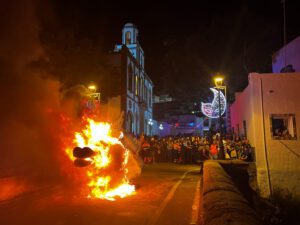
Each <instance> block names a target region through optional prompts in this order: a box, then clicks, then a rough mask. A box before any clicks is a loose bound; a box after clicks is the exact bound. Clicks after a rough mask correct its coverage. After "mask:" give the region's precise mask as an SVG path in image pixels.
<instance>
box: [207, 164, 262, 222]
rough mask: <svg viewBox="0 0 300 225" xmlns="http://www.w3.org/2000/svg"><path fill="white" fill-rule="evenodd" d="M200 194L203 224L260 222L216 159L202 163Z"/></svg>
mask: <svg viewBox="0 0 300 225" xmlns="http://www.w3.org/2000/svg"><path fill="white" fill-rule="evenodd" d="M202 194H203V197H202V199H203V206H202V207H203V223H204V225H220V224H231V225H234V224H239V225H261V224H262V223H261V221H260V220H259V218H258V216H257V214H256V212H255V211H254V210H253V209H252V208H251V207H250V204H249V202H248V201H247V200H246V198H245V197H244V196H243V195H242V193H241V192H240V191H239V189H238V188H237V187H236V185H235V184H234V182H233V180H232V178H231V177H230V176H229V175H228V174H227V173H226V172H225V170H224V169H223V167H222V166H221V165H220V163H219V162H218V161H213V160H208V161H205V163H204V170H203V193H202Z"/></svg>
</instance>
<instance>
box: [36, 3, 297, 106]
mask: <svg viewBox="0 0 300 225" xmlns="http://www.w3.org/2000/svg"><path fill="white" fill-rule="evenodd" d="M107 2H108V1H107ZM40 7H41V12H43V13H41V15H40V18H42V19H41V21H43V22H42V23H41V24H42V25H41V27H42V29H41V30H42V34H43V33H44V34H46V35H45V36H46V37H47V35H48V36H50V35H49V33H51V34H52V33H54V34H55V33H59V32H64V33H65V34H68V33H72V34H73V35H74V39H75V40H83V39H88V40H91V41H93V42H95V43H96V45H97V47H99V49H101V52H102V53H101V54H107V53H108V52H109V51H111V50H113V48H114V45H115V44H116V43H120V42H121V30H122V27H123V26H124V24H125V23H127V22H132V23H134V24H136V26H137V28H138V29H139V31H140V33H139V40H140V43H141V46H142V48H143V49H144V52H145V64H146V72H147V73H148V75H149V76H150V78H151V79H152V80H153V82H154V84H155V94H165V93H169V94H171V95H173V96H174V97H175V98H177V99H180V100H183V101H189V100H190V99H195V100H202V99H204V98H205V96H207V95H209V91H208V87H210V86H212V85H213V84H212V76H213V74H215V73H216V72H220V73H223V74H224V75H225V77H226V84H227V85H228V89H229V94H230V96H233V93H234V92H236V91H241V90H242V89H243V88H245V87H246V85H247V76H248V74H249V73H250V72H261V73H263V72H271V69H272V68H271V65H272V54H273V53H275V52H276V51H277V50H278V49H279V48H280V47H282V44H283V4H282V3H281V0H249V1H247V0H241V1H214V0H211V1H199V0H198V1H158V2H155V1H111V3H103V1H96V0H95V1H84V0H82V1H71V0H70V1H61V0H50V1H49V2H48V3H47V4H45V5H41V6H40ZM45 8H47V9H49V10H48V11H47V10H45ZM297 11H299V3H296V1H291V0H286V14H287V17H286V19H287V23H286V25H287V41H291V40H293V39H294V38H295V37H297V36H298V35H300V28H299V25H297V21H299V18H298V14H297ZM45 39H46V41H45V43H46V45H47V41H48V39H47V38H45Z"/></svg>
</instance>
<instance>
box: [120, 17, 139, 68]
mask: <svg viewBox="0 0 300 225" xmlns="http://www.w3.org/2000/svg"><path fill="white" fill-rule="evenodd" d="M138 34H139V30H138V29H137V28H136V26H135V25H134V24H133V23H126V24H125V25H124V27H123V29H122V45H116V46H115V52H118V51H120V50H121V49H122V46H124V45H125V46H126V47H127V48H128V50H129V51H130V53H131V54H132V56H133V57H134V58H135V59H136V61H137V63H138V64H139V65H140V66H141V67H142V68H144V57H145V56H144V51H143V49H142V47H141V46H140V43H139V41H138Z"/></svg>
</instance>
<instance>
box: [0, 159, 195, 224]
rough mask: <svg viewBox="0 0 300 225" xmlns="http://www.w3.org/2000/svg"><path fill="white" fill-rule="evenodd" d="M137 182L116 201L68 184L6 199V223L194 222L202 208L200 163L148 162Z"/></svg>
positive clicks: (1, 214) (0, 207)
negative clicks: (75, 189) (134, 189)
mask: <svg viewBox="0 0 300 225" xmlns="http://www.w3.org/2000/svg"><path fill="white" fill-rule="evenodd" d="M135 182H136V187H137V193H136V195H134V196H130V197H127V198H125V199H118V200H116V201H113V202H111V201H107V200H95V199H86V198H83V197H81V196H78V195H77V196H76V195H75V194H74V192H73V190H72V188H67V187H53V188H50V189H47V190H43V191H39V192H35V193H32V194H28V195H26V196H23V197H19V198H17V199H14V200H12V201H8V202H2V203H1V204H0V218H1V224H5V225H21V224H22V225H25V224H30V225H33V224H37V225H48V224H49V225H68V224H70V225H71V224H72V225H77V224H78V225H79V224H80V225H94V224H95V225H96V224H97V225H99V224H105V225H106V224H107V225H108V224H110V225H115V224H124V225H126V224H128V225H129V224H137V225H168V224H172V225H175V224H176V225H187V224H195V220H197V217H198V211H199V210H198V204H199V195H198V193H197V191H199V188H198V187H199V184H200V173H199V167H198V166H194V165H175V164H166V163H165V164H154V165H146V166H145V167H144V169H143V172H142V175H141V176H140V177H139V178H138V179H137V180H136V181H135ZM193 209H194V210H193Z"/></svg>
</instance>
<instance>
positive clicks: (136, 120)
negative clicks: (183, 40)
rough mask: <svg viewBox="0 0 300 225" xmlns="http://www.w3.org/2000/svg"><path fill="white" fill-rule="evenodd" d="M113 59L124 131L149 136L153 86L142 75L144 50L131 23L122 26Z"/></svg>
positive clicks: (143, 70) (146, 76)
mask: <svg viewBox="0 0 300 225" xmlns="http://www.w3.org/2000/svg"><path fill="white" fill-rule="evenodd" d="M114 57H115V59H114V61H115V63H116V65H117V66H118V67H119V69H120V71H121V76H122V79H123V81H122V85H123V87H122V93H121V110H122V111H123V112H124V113H125V115H124V120H125V121H124V128H125V131H127V132H130V133H133V134H136V135H138V134H141V133H144V134H146V135H152V126H151V122H150V121H152V105H153V100H152V96H153V83H152V81H151V79H150V78H149V76H148V75H147V74H146V72H145V68H144V65H145V64H144V60H145V56H144V51H143V49H142V47H141V46H140V44H139V41H138V29H137V28H136V26H135V25H134V24H132V23H126V24H125V26H124V27H123V30H122V44H120V45H116V46H115V50H114Z"/></svg>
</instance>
